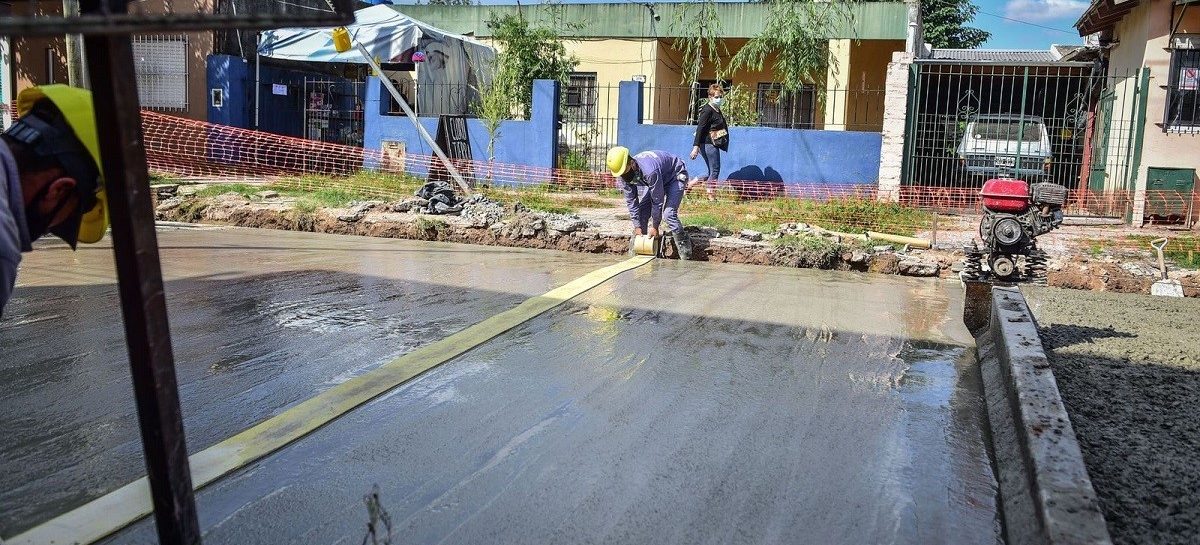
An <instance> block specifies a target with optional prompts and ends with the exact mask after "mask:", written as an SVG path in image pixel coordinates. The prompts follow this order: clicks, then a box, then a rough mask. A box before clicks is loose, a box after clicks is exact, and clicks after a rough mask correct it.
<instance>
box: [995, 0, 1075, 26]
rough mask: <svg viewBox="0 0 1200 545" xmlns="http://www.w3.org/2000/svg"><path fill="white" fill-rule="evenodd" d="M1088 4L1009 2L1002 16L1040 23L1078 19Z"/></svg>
mask: <svg viewBox="0 0 1200 545" xmlns="http://www.w3.org/2000/svg"><path fill="white" fill-rule="evenodd" d="M1087 7H1088V3H1087V2H1084V1H1082V0H1009V1H1008V4H1007V5H1006V6H1005V8H1004V15H1005V16H1006V17H1011V18H1013V19H1019V20H1021V21H1028V22H1031V23H1042V22H1046V21H1053V20H1056V19H1071V20H1072V22H1074V19H1076V18H1077V17H1079V15H1080V14H1081V13H1083V10H1085V9H1087Z"/></svg>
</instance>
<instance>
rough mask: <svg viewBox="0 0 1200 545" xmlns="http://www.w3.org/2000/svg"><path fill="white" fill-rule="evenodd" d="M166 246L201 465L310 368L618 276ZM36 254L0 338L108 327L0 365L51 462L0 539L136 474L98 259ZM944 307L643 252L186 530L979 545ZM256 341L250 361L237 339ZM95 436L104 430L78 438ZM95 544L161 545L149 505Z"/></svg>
mask: <svg viewBox="0 0 1200 545" xmlns="http://www.w3.org/2000/svg"><path fill="white" fill-rule="evenodd" d="M229 233H235V234H236V235H237V236H232V235H230V234H229ZM260 235H262V236H265V237H268V238H271V239H273V237H276V236H278V237H284V238H282V239H280V240H286V241H287V242H286V243H283V242H280V243H277V244H268V243H263V242H262V241H261V240H260V239H258V238H257V237H258V236H260ZM161 236H162V238H163V241H164V246H168V247H170V246H172V245H173V244H177V247H176V248H175V249H174V250H172V249H168V250H165V251H164V261H165V263H166V265H165V266H166V267H167V269H168V271H169V272H168V276H169V278H170V279H171V281H170V282H169V283H168V297H169V300H170V304H171V313H172V319H173V327H174V331H175V335H176V340H175V343H176V353H177V355H179V359H180V361H181V363H180V366H181V372H180V374H181V381H183V383H184V387H183V395H184V412H185V416H186V418H187V419H188V421H187V426H188V432H189V438H190V439H191V442H190V445H191V450H193V451H195V450H197V449H198V448H200V447H203V446H205V445H206V444H211V443H212V442H214V441H215V440H219V439H221V438H223V436H227V435H230V434H231V433H232V431H236V430H237V429H241V428H243V427H246V424H247V422H253V421H256V420H260V419H262V418H263V417H265V416H266V415H269V414H271V413H272V412H276V411H278V410H280V409H281V408H283V407H285V406H287V405H289V404H291V403H294V402H295V401H298V400H299V399H302V398H303V397H305V396H306V395H311V394H312V393H313V392H314V391H318V390H320V388H321V384H325V383H326V382H327V381H329V380H331V379H329V378H326V377H337V376H339V375H342V376H349V375H343V374H344V373H350V374H354V373H361V372H364V371H365V370H367V369H369V368H370V367H371V366H372V365H377V364H378V363H379V362H381V361H383V360H386V359H388V358H389V357H391V356H394V355H395V354H397V353H402V352H403V351H405V350H406V348H405V347H406V346H407V347H410V348H411V346H412V345H413V344H414V343H415V344H419V343H422V342H428V339H431V338H438V337H439V336H444V335H445V334H446V333H447V331H452V330H454V329H456V328H461V327H462V326H464V325H466V324H468V323H470V322H471V321H472V319H474V318H475V317H477V316H478V315H480V314H485V313H486V312H488V311H491V312H496V311H499V310H503V309H504V308H507V307H509V306H511V305H513V304H515V303H516V302H518V301H519V300H520V299H521V298H523V297H524V296H527V295H532V294H534V293H540V292H541V291H544V289H546V288H548V287H549V286H548V285H546V284H558V283H562V282H565V281H566V280H568V279H569V278H571V277H573V276H578V275H579V274H582V273H583V272H584V271H586V270H590V269H592V268H597V267H599V266H600V265H602V264H607V263H611V262H612V258H611V257H607V258H604V257H593V256H584V255H580V254H559V253H550V252H536V253H533V252H514V251H512V250H510V249H487V248H479V247H462V246H450V245H436V244H428V243H405V242H400V241H389V240H371V239H355V238H347V237H330V236H327V235H311V234H309V235H305V234H297V233H274V232H258V231H242V230H239V231H230V230H220V231H195V232H190V231H189V232H186V233H184V232H180V233H174V232H172V234H168V233H163V234H162V235H161ZM175 236H179V237H188V238H187V239H186V241H183V240H182V239H180V240H175V239H172V238H171V237H175ZM207 237H212V238H211V239H209V238H207ZM360 244H361V245H364V246H359V245H360ZM227 246H242V247H241V248H240V249H237V250H230V249H228V248H227ZM280 247H288V248H294V250H293V251H287V250H283V249H281V248H280ZM254 248H262V249H261V250H255V249H254ZM397 248H402V249H404V250H403V251H400V250H396V249H397ZM56 252H57V254H56ZM97 253H100V252H97ZM228 254H234V255H233V256H231V257H222V256H225V255H228ZM44 255H46V256H47V258H49V257H53V258H54V259H55V261H51V262H48V263H46V264H44V265H38V266H39V267H41V268H40V269H31V270H40V271H42V273H43V274H41V275H27V276H29V277H34V276H37V277H42V278H46V279H47V280H45V281H42V282H40V283H38V284H37V285H31V284H26V285H24V286H23V287H22V288H21V289H22V291H21V292H20V295H21V296H22V300H21V302H20V303H19V305H18V306H16V307H14V308H16V309H22V308H23V309H24V310H19V311H18V312H14V314H20V316H22V317H21V318H16V319H14V322H13V323H17V324H19V325H17V326H15V328H16V329H10V327H14V326H8V325H5V326H3V328H2V329H0V339H3V341H4V342H5V343H6V346H7V343H10V342H33V341H26V340H23V339H26V338H30V337H29V333H31V332H41V334H40V335H37V336H35V337H32V338H40V337H42V336H45V335H46V332H47V331H53V332H54V333H57V334H58V335H59V336H60V338H72V336H79V337H81V338H82V339H85V340H86V339H89V338H90V336H100V338H99V339H98V340H88V341H86V343H85V342H84V341H69V342H66V343H59V344H56V345H52V346H42V347H41V348H40V352H36V353H41V354H43V356H41V357H40V358H39V359H38V360H37V362H30V361H22V362H20V363H19V364H18V365H15V366H12V367H7V366H8V365H9V364H8V362H7V361H6V363H5V365H6V367H5V368H3V369H4V371H3V373H4V375H3V379H4V381H5V384H16V383H18V382H20V381H25V382H23V383H22V384H27V386H25V387H24V390H30V391H25V392H21V391H20V390H22V388H11V389H9V393H7V394H5V395H7V396H9V397H5V398H2V401H0V403H3V404H4V407H3V408H4V409H5V414H6V415H7V414H10V413H12V412H13V411H12V409H16V408H22V407H25V406H32V407H35V408H37V412H35V413H34V414H24V415H19V416H18V417H17V418H20V419H21V420H20V421H19V422H14V423H13V424H11V425H14V426H15V425H21V426H25V427H26V428H27V429H29V430H31V432H30V433H34V432H36V433H40V434H43V436H40V437H38V438H36V439H37V440H34V439H35V438H32V437H31V438H29V439H24V438H23V437H25V436H18V437H22V439H19V440H18V441H15V443H16V444H15V445H13V444H12V443H13V442H9V443H5V444H4V448H5V449H10V451H12V450H15V449H24V451H22V452H24V453H25V454H24V456H25V457H26V458H25V459H26V460H28V459H31V458H32V457H34V456H37V453H38V452H42V451H43V450H49V451H50V452H51V454H52V455H53V456H54V457H57V458H55V459H57V460H60V462H58V463H57V464H54V465H44V466H41V467H37V468H25V467H18V466H17V465H16V464H13V463H12V462H9V460H10V459H11V458H10V456H9V455H7V454H6V455H5V457H4V462H3V463H4V464H5V466H6V467H5V468H4V469H6V470H7V469H16V470H20V471H23V472H24V473H23V474H22V475H24V478H22V479H19V480H18V479H17V478H15V477H9V478H10V479H12V481H13V482H14V483H15V484H14V486H18V487H21V493H20V494H19V495H18V494H17V493H14V492H9V493H10V494H11V496H10V497H9V500H8V501H9V502H11V504H12V505H20V504H21V502H25V501H32V502H34V503H39V502H40V503H39V505H40V506H41V509H40V510H38V511H34V512H24V514H16V513H15V512H12V511H8V510H6V511H5V512H4V515H3V517H4V518H3V524H5V527H6V528H19V527H27V526H29V525H31V524H35V523H36V522H38V520H35V519H38V518H39V517H41V518H47V517H48V516H49V515H52V514H56V513H51V512H48V511H52V510H54V509H57V508H58V507H60V506H62V505H63V504H72V502H74V504H78V503H79V502H81V501H82V499H86V497H87V496H88V495H89V494H93V495H94V494H99V493H103V492H105V491H107V490H109V489H111V488H112V487H113V486H115V485H117V484H122V482H123V481H124V480H128V472H130V471H131V470H136V468H137V467H139V466H140V464H141V461H140V455H138V454H137V453H136V452H135V451H136V450H137V449H138V442H137V434H136V427H135V423H134V419H132V417H131V414H132V412H131V411H132V409H131V405H130V403H131V401H130V400H129V399H128V397H126V396H127V395H128V390H127V389H125V388H126V387H127V380H128V379H127V378H126V374H125V373H126V372H127V371H125V370H124V368H123V365H125V362H124V354H123V350H122V349H121V348H120V327H119V321H118V320H117V319H116V318H115V316H116V314H115V313H116V309H115V304H114V303H115V294H114V292H115V288H114V287H113V286H112V285H111V263H109V264H108V266H109V269H107V270H105V271H104V273H103V275H102V274H101V273H100V272H98V271H97V272H93V273H86V274H85V272H84V271H81V270H80V269H78V268H76V267H73V266H70V265H71V263H70V262H71V261H72V260H74V259H75V258H77V257H84V256H86V254H71V253H69V252H65V251H61V250H56V251H48V252H46V253H45V254H44ZM35 256H36V254H33V255H31V256H30V257H31V262H30V266H31V267H33V266H34V265H36V264H37V263H38V262H37V261H33V259H34V257H35ZM447 260H449V261H450V262H451V263H452V265H451V266H447ZM453 263H457V264H456V265H454V264H453ZM182 270H186V272H170V271H182ZM238 271H250V272H241V273H239V272H238ZM314 271H319V272H321V273H322V274H315V273H314ZM25 272H29V271H25ZM23 274H24V273H23ZM314 274H315V275H314ZM521 274H528V275H530V276H531V277H532V278H533V279H522V278H520V275H521ZM105 275H106V276H105ZM200 275H211V276H208V277H206V278H204V279H203V280H200V279H196V277H197V276H200ZM327 275H332V276H327ZM397 275H399V278H397ZM89 276H96V277H97V279H96V280H91V279H90V278H89ZM103 278H107V280H104V279H103ZM289 279H290V281H289ZM187 282H197V283H198V285H197V286H195V287H191V288H189V289H184V287H185V286H187V285H188V284H186V283H187ZM414 283H415V284H419V285H420V286H421V289H415V288H412V287H411V286H412V285H413V284H414ZM280 285H283V286H286V288H280V287H278V286H280ZM405 286H409V287H408V288H405ZM539 286H540V287H539ZM35 288H37V289H41V290H43V291H41V292H33V291H31V290H34V289H35ZM68 288H69V289H68ZM72 290H74V291H72ZM64 291H65V292H66V293H68V294H71V295H69V296H68V295H61V296H60V295H52V294H56V293H60V292H64ZM380 292H382V293H385V294H387V295H388V296H387V297H384V296H383V295H380ZM243 299H244V300H248V302H247V301H243ZM93 300H96V301H93ZM231 300H232V301H233V302H232V303H231ZM39 301H44V302H41V303H39ZM347 301H350V302H347ZM71 304H76V305H79V304H82V305H86V307H85V308H86V309H88V310H90V311H91V312H93V313H100V314H103V313H108V314H106V316H107V319H106V321H104V322H102V323H103V327H102V328H100V330H101V331H103V332H106V333H104V334H103V335H100V333H96V332H91V330H90V329H89V328H91V329H94V328H95V327H94V324H93V323H92V322H90V321H85V320H81V319H78V318H76V319H67V318H61V317H56V316H65V315H66V313H65V309H66V308H69V307H70V305H71ZM39 305H44V306H39ZM110 307H111V308H110ZM961 308H962V293H961V289H960V288H959V287H958V286H957V285H956V284H954V283H949V282H941V281H933V280H905V279H899V278H891V277H885V276H880V275H856V274H846V273H828V272H821V271H799V270H790V269H781V268H767V267H749V266H730V265H707V264H699V263H679V262H674V261H658V262H656V263H653V264H651V265H648V266H645V267H642V268H639V269H635V270H634V271H631V272H628V273H625V274H623V275H621V276H618V277H617V278H615V279H613V280H611V281H609V282H606V283H604V284H602V285H601V286H599V287H597V288H595V289H593V290H592V291H590V292H588V293H586V294H584V295H583V296H581V297H579V298H577V299H575V300H573V301H571V302H570V303H568V304H567V305H564V306H562V307H559V308H558V309H556V310H554V311H551V312H549V313H547V314H544V315H542V316H540V317H538V318H535V319H533V320H531V321H529V322H526V323H525V324H524V325H522V326H519V327H517V328H516V329H514V330H511V331H509V332H508V333H506V334H504V335H502V336H500V337H497V338H495V339H493V340H492V341H489V342H487V343H485V344H483V345H481V346H480V347H479V348H477V349H475V350H473V351H471V352H469V353H467V354H465V355H463V356H460V357H459V358H457V359H455V360H452V361H450V362H448V363H446V364H444V365H442V366H440V367H437V368H434V369H432V370H431V371H429V372H428V373H426V374H425V375H422V376H421V377H419V378H417V379H415V380H413V381H411V382H409V383H407V384H405V385H404V386H401V387H400V388H397V389H395V390H393V391H392V392H389V393H388V394H385V395H384V396H382V397H380V398H378V399H376V400H375V401H373V402H371V403H369V404H368V405H366V406H363V407H360V408H359V409H356V410H354V411H351V412H350V413H348V414H346V415H345V416H344V417H342V418H341V419H339V420H336V421H334V422H333V423H331V424H329V425H328V426H326V427H325V428H322V429H320V430H318V431H316V432H315V433H313V434H312V435H310V436H308V437H305V438H303V439H301V440H299V441H297V442H295V443H293V444H291V445H289V446H288V447H285V448H284V449H282V450H280V451H278V452H277V453H275V454H273V455H271V456H269V457H267V458H265V459H263V460H260V461H259V462H256V463H254V464H252V465H250V466H248V467H246V468H245V469H243V470H241V471H239V472H237V473H235V474H233V475H231V476H229V477H227V478H225V479H223V480H220V481H217V482H216V483H214V484H213V485H210V486H209V487H207V488H205V489H203V490H201V491H199V492H198V495H197V499H198V506H199V512H200V517H201V525H202V527H203V529H204V532H205V543H209V544H214V543H237V544H246V543H280V542H284V543H361V542H362V539H363V534H364V529H365V527H366V524H367V522H368V515H367V508H366V507H365V506H364V504H363V496H364V495H366V494H368V493H369V492H370V491H371V490H372V489H373V487H375V486H378V488H379V491H380V498H381V505H382V507H383V508H384V509H385V510H386V511H387V512H388V514H389V517H390V520H391V521H392V526H393V528H392V529H393V534H394V536H395V540H394V542H396V543H443V542H444V543H478V542H495V543H511V542H556V543H564V542H578V543H599V542H607V543H644V542H655V543H697V542H704V543H730V542H733V543H780V542H794V543H854V544H857V543H878V542H886V543H922V544H924V543H953V544H960V543H988V544H994V543H998V542H999V541H1000V539H1001V538H1000V531H1001V530H1000V516H999V513H998V509H997V499H996V494H997V484H996V482H995V480H994V478H993V475H992V469H991V463H992V462H991V458H990V456H989V453H988V449H987V446H986V433H985V431H984V428H985V418H986V416H985V411H984V403H983V399H982V395H981V389H980V384H979V374H978V368H977V365H976V363H975V361H974V346H973V340H972V338H971V336H970V335H969V333H968V332H967V331H966V329H965V327H964V326H963V325H962V322H961V314H960V312H961ZM430 313H432V314H430ZM10 318H11V317H6V318H5V321H6V322H7V321H8V320H9V319H10ZM39 324H45V325H41V326H39ZM409 324H413V325H412V326H411V327H413V328H415V329H416V331H415V332H410V330H408V329H406V327H407V326H409ZM39 327H41V328H46V329H39ZM24 328H32V329H29V330H27V331H23V332H21V334H18V333H19V332H20V331H19V330H23V329H24ZM51 328H52V329H51ZM405 332H408V333H407V335H406V334H404V333H405ZM201 333H203V334H204V335H207V336H208V338H207V340H204V341H203V342H202V341H201V340H197V339H195V338H194V337H203V336H204V335H201ZM223 336H229V337H230V340H224V338H223ZM237 339H241V340H240V341H238V340H237ZM43 343H44V342H43ZM260 344H267V345H268V346H269V347H270V348H271V350H270V351H269V354H270V355H258V356H256V355H255V354H254V353H253V352H252V351H251V349H252V348H253V347H257V346H258V345H260ZM39 346H40V345H39ZM88 347H91V349H90V351H89V349H88ZM25 350H32V349H31V348H28V349H25ZM16 353H22V352H20V351H18V352H16ZM80 354H83V355H82V356H81V355H80ZM189 355H190V356H189ZM219 355H223V358H218V357H217V356H219ZM212 359H216V360H219V361H221V362H223V363H222V365H217V366H214V365H213V364H214V363H217V361H209V360H212ZM81 360H82V361H83V363H81V362H80V361H81ZM191 361H196V362H198V363H187V362H191ZM56 362H58V363H56ZM84 363H86V365H85V364H84ZM38 365H41V366H52V365H56V366H58V367H57V368H56V369H57V372H50V371H49V370H47V371H45V372H43V371H41V370H40V369H39V368H38ZM360 366H361V367H360ZM260 368H265V369H260ZM39 377H40V378H39ZM213 381H216V382H213ZM189 385H190V386H189ZM63 391H66V392H67V393H66V394H63V393H62V392H63ZM18 394H19V396H18ZM64 398H65V399H66V400H67V401H66V402H65V405H66V406H65V407H60V406H58V404H56V403H54V401H56V400H61V399H64ZM261 398H268V400H266V401H262V400H260V399H261ZM93 408H95V410H94V411H92V410H91V409H93ZM93 412H94V414H95V415H96V416H92V413H93ZM244 413H249V414H244ZM4 418H12V417H9V416H5V417H4ZM45 422H50V424H43V423H45ZM4 424H5V426H9V425H10V424H9V423H8V422H5V423H4ZM42 426H45V428H44V430H43V427H42ZM103 426H108V427H109V428H114V427H119V428H120V433H116V432H107V433H109V434H111V435H112V436H114V437H115V438H110V437H106V436H105V435H104V434H97V433H96V430H98V429H104V428H103ZM229 428H234V429H233V430H232V431H231V430H230V429H229ZM6 429H7V428H6ZM39 430H43V431H39ZM97 436H98V437H97ZM7 440H8V439H6V441H7ZM89 441H91V442H89ZM58 444H61V445H62V446H61V447H55V445H58ZM76 449H82V452H84V453H91V457H90V458H84V459H83V461H80V460H79V458H83V456H81V455H80V454H79V453H77V452H76ZM113 460H117V461H119V462H120V463H113ZM53 479H60V480H58V481H55V480H53ZM88 482H92V483H95V484H92V485H90V487H89V485H88V484H87V483H88ZM51 486H58V487H61V488H62V489H63V494H62V497H60V498H59V499H58V500H57V501H58V502H59V503H56V504H53V505H51V504H50V503H49V502H46V501H44V500H42V499H40V498H38V495H39V494H43V493H44V492H43V491H44V490H45V489H46V488H48V487H51ZM69 506H70V505H66V507H69ZM6 533H7V532H6ZM108 542H110V543H154V542H155V536H154V529H153V521H152V520H151V519H143V520H142V521H140V522H139V523H137V524H135V525H134V526H132V527H130V528H129V529H127V530H125V531H123V532H120V533H118V534H116V535H114V536H113V537H111V538H110V539H109V540H108Z"/></svg>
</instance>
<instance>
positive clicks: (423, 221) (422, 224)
mask: <svg viewBox="0 0 1200 545" xmlns="http://www.w3.org/2000/svg"><path fill="white" fill-rule="evenodd" d="M449 226H450V225H449V224H448V223H446V222H445V220H441V219H438V218H426V217H424V216H422V217H419V218H417V221H414V222H413V227H416V228H417V230H418V231H425V232H429V233H441V232H442V231H443V230H445V229H446V228H447V227H449Z"/></svg>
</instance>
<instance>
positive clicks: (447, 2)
mask: <svg viewBox="0 0 1200 545" xmlns="http://www.w3.org/2000/svg"><path fill="white" fill-rule="evenodd" d="M425 3H426V4H429V5H431V6H471V5H474V4H475V2H474V0H426V1H425Z"/></svg>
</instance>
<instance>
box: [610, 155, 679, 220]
mask: <svg viewBox="0 0 1200 545" xmlns="http://www.w3.org/2000/svg"><path fill="white" fill-rule="evenodd" d="M633 160H634V161H636V162H637V165H638V168H639V169H641V171H642V180H641V181H640V182H639V183H637V184H630V183H626V184H625V205H626V206H627V207H629V219H630V221H632V222H633V226H634V227H640V225H638V187H639V186H645V187H647V188H648V189H647V191H646V196H645V197H643V198H649V199H650V227H654V228H658V225H659V224H660V223H662V214H663V202H665V201H666V189H665V187H664V186H665V184H668V183H671V182H672V181H680V176H683V177H684V178H686V177H687V166H686V165H684V164H683V160H682V159H680V158H678V157H676V156H675V155H673V154H670V153H667V152H665V151H658V150H651V151H643V152H641V153H639V154H637V155H634V156H633ZM683 181H686V179H684V180H683Z"/></svg>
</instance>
